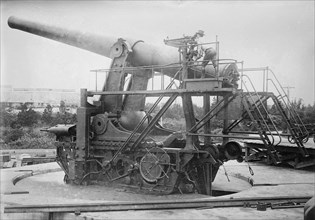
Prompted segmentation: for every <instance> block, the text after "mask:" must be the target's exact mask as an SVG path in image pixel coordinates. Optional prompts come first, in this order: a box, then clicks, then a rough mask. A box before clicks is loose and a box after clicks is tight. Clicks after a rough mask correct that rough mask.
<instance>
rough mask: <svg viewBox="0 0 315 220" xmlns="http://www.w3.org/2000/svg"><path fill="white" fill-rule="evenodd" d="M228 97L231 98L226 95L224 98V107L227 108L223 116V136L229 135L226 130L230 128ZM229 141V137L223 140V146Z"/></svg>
mask: <svg viewBox="0 0 315 220" xmlns="http://www.w3.org/2000/svg"><path fill="white" fill-rule="evenodd" d="M228 97H229V96H228V95H225V96H224V97H223V99H224V103H223V105H225V108H224V109H223V115H224V116H223V134H227V133H226V129H227V128H228V126H229V106H228V105H227V102H228ZM228 141H229V138H228V137H224V138H223V144H226V143H227V142H228Z"/></svg>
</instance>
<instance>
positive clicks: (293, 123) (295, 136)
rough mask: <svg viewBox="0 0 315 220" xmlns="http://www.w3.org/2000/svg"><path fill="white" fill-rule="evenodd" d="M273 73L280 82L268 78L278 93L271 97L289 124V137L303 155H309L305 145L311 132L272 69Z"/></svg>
mask: <svg viewBox="0 0 315 220" xmlns="http://www.w3.org/2000/svg"><path fill="white" fill-rule="evenodd" d="M270 71H271V70H270ZM271 73H272V74H273V76H274V78H275V80H276V82H277V84H278V86H277V84H276V83H275V82H274V81H273V80H272V79H268V81H270V82H271V83H272V85H273V86H274V87H275V89H276V91H277V93H278V94H277V96H276V95H274V94H273V95H272V96H271V98H272V100H273V102H274V104H275V106H276V107H277V109H278V111H279V112H280V114H281V116H282V118H283V120H284V121H285V123H286V125H287V129H288V131H289V133H290V136H289V137H288V139H289V141H290V138H291V140H292V141H293V142H294V143H295V144H296V145H297V147H298V148H299V150H300V151H301V154H302V155H303V157H306V156H308V152H307V150H306V149H305V147H304V141H305V140H306V141H307V140H308V137H309V132H308V130H307V128H306V126H305V124H304V123H303V121H302V120H301V118H300V116H299V115H298V113H297V112H296V110H295V109H294V107H293V105H292V104H291V102H290V100H289V98H288V96H287V94H286V93H285V91H284V89H283V87H282V86H281V84H280V82H279V81H278V79H277V77H276V76H275V74H274V73H273V72H272V71H271ZM281 91H282V93H281ZM292 141H290V142H292Z"/></svg>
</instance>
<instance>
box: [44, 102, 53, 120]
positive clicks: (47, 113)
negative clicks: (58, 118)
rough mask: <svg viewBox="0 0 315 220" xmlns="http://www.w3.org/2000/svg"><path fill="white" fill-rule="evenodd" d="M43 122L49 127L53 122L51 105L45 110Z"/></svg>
mask: <svg viewBox="0 0 315 220" xmlns="http://www.w3.org/2000/svg"><path fill="white" fill-rule="evenodd" d="M41 120H42V122H44V123H45V124H47V125H50V124H51V123H52V122H53V116H52V107H51V105H50V104H48V105H47V106H46V108H45V109H44V112H43V114H42V117H41Z"/></svg>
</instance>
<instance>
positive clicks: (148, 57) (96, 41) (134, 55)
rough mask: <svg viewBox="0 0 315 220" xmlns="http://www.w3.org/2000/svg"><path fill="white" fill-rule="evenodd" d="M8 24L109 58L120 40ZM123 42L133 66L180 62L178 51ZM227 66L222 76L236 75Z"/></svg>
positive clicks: (210, 70) (11, 21)
mask: <svg viewBox="0 0 315 220" xmlns="http://www.w3.org/2000/svg"><path fill="white" fill-rule="evenodd" d="M8 24H9V26H10V27H11V28H14V29H18V30H21V31H25V32H28V33H32V34H35V35H39V36H42V37H45V38H48V39H51V40H55V41H59V42H62V43H65V44H68V45H71V46H74V47H78V48H81V49H84V50H88V51H90V52H93V53H96V54H100V55H102V56H105V57H108V58H112V57H111V56H110V51H111V48H112V46H113V45H114V44H115V43H116V42H117V39H118V38H117V37H112V36H106V35H97V34H94V33H88V32H82V31H77V30H70V29H68V28H63V27H56V26H54V25H48V24H43V23H41V22H37V21H30V20H26V19H22V18H17V17H14V16H12V17H10V18H9V20H8ZM124 39H125V40H126V41H127V42H128V44H129V45H130V46H131V48H132V52H131V53H130V54H129V55H128V59H127V61H128V62H129V63H130V64H131V65H132V66H152V65H167V64H172V63H178V62H179V60H178V57H179V54H178V50H177V49H176V48H173V47H169V46H158V45H151V44H148V43H145V42H143V41H141V40H136V39H131V38H124ZM228 66H229V68H227V65H220V66H219V76H226V75H229V74H230V72H237V67H236V65H234V64H232V65H231V64H228ZM176 71H177V70H176V69H175V68H170V69H168V70H165V71H164V74H166V75H168V76H170V77H173V76H174V74H175V73H176ZM227 71H228V73H227ZM206 75H207V76H208V77H211V76H212V77H213V76H215V69H214V68H213V66H207V68H206Z"/></svg>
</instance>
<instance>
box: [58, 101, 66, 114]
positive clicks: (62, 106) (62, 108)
mask: <svg viewBox="0 0 315 220" xmlns="http://www.w3.org/2000/svg"><path fill="white" fill-rule="evenodd" d="M59 112H60V114H65V113H66V103H65V102H64V101H62V100H61V101H60V106H59Z"/></svg>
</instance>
